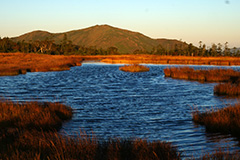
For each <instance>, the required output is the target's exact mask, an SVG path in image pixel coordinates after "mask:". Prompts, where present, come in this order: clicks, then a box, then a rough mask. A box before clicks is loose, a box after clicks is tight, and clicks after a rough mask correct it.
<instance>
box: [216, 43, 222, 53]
mask: <svg viewBox="0 0 240 160" xmlns="http://www.w3.org/2000/svg"><path fill="white" fill-rule="evenodd" d="M217 55H218V56H220V55H222V44H221V43H218V45H217Z"/></svg>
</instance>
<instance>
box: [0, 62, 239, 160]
mask: <svg viewBox="0 0 240 160" xmlns="http://www.w3.org/2000/svg"><path fill="white" fill-rule="evenodd" d="M118 67H119V65H103V64H83V65H82V66H81V67H74V68H71V70H70V71H62V72H46V73H40V72H39V73H28V74H26V75H19V76H15V77H0V95H1V96H3V97H7V98H9V99H12V100H17V101H32V100H38V101H53V102H54V101H60V102H62V103H65V104H67V105H69V106H71V107H72V108H73V109H74V117H73V119H72V120H71V121H69V122H67V123H65V124H64V126H63V128H62V130H61V132H67V133H70V134H75V133H76V132H79V131H80V129H83V130H85V131H86V132H87V133H92V131H93V132H94V134H96V135H97V136H98V137H99V138H100V139H106V138H109V137H122V138H129V137H138V138H146V139H148V140H150V141H152V140H164V141H169V142H172V143H173V144H174V145H176V146H178V149H179V150H180V151H183V152H184V154H185V155H186V156H192V155H199V154H200V153H201V152H208V151H215V150H216V149H218V148H219V147H226V146H229V148H231V150H238V149H239V147H238V146H239V142H238V141H237V140H236V139H235V138H233V137H231V136H229V135H225V136H223V135H219V134H206V133H205V129H204V127H202V126H196V125H194V123H193V122H192V117H191V112H192V109H191V108H192V107H193V106H198V107H199V110H205V109H209V108H212V107H214V106H217V107H223V106H224V103H226V104H228V103H235V102H236V99H223V98H221V97H217V96H214V95H213V87H214V86H215V85H216V84H215V83H205V84H202V83H198V82H189V81H185V80H176V79H171V78H165V77H164V73H163V69H164V68H165V67H167V66H164V65H149V67H150V72H145V73H126V72H122V71H119V70H118ZM195 67H196V66H195ZM208 67H212V66H208ZM198 68H200V67H198ZM201 68H206V67H202V66H201ZM234 69H239V68H238V67H235V68H234Z"/></svg>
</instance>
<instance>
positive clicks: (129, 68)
mask: <svg viewBox="0 0 240 160" xmlns="http://www.w3.org/2000/svg"><path fill="white" fill-rule="evenodd" d="M119 70H121V71H124V72H148V71H149V70H150V69H149V68H148V67H146V66H143V65H138V64H132V65H125V66H122V67H120V68H119Z"/></svg>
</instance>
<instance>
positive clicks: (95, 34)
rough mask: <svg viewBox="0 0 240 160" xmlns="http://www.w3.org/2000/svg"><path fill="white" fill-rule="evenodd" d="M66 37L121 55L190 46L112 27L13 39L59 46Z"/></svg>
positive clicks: (32, 33)
mask: <svg viewBox="0 0 240 160" xmlns="http://www.w3.org/2000/svg"><path fill="white" fill-rule="evenodd" d="M65 36H66V38H67V40H69V41H71V42H72V43H73V44H74V45H80V46H86V47H96V48H103V49H107V48H109V47H116V48H118V51H119V52H120V53H133V52H134V51H136V50H143V51H148V52H150V51H151V50H152V49H153V48H156V47H158V46H159V45H161V46H162V47H163V48H165V49H169V50H170V49H171V50H173V49H174V47H175V46H176V45H179V46H182V47H186V46H187V45H188V44H187V43H185V42H181V41H178V40H175V39H166V38H159V39H153V38H150V37H148V36H146V35H144V34H142V33H140V32H133V31H130V30H127V29H121V28H117V27H112V26H110V25H95V26H91V27H88V28H83V29H78V30H72V31H67V32H62V33H51V32H48V31H43V30H36V31H32V32H28V33H25V34H23V35H20V36H18V37H13V38H11V39H12V40H14V41H23V40H24V41H26V42H31V41H43V40H46V39H47V40H52V41H54V42H55V43H57V44H59V43H61V42H62V41H63V39H64V37H65Z"/></svg>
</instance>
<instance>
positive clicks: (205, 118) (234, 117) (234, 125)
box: [192, 104, 240, 137]
mask: <svg viewBox="0 0 240 160" xmlns="http://www.w3.org/2000/svg"><path fill="white" fill-rule="evenodd" d="M192 114H193V121H194V122H195V123H197V124H201V125H204V126H205V127H206V130H207V131H210V132H220V133H224V134H229V133H230V134H232V135H234V136H237V137H239V136H240V104H236V105H234V106H228V107H226V108H223V109H217V110H211V111H206V112H205V113H200V112H199V111H194V112H193V113H192Z"/></svg>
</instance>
